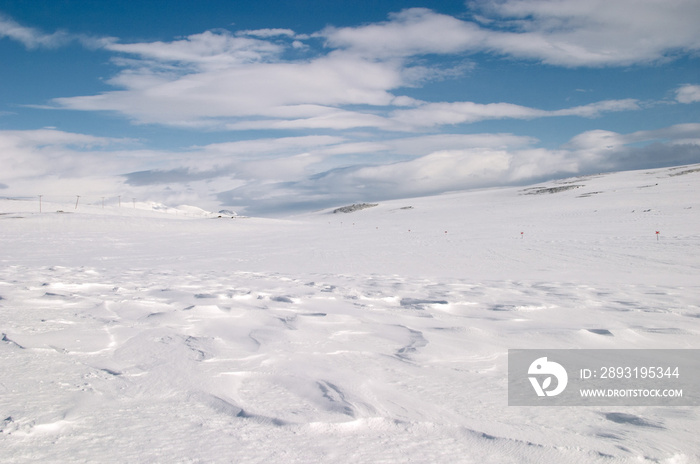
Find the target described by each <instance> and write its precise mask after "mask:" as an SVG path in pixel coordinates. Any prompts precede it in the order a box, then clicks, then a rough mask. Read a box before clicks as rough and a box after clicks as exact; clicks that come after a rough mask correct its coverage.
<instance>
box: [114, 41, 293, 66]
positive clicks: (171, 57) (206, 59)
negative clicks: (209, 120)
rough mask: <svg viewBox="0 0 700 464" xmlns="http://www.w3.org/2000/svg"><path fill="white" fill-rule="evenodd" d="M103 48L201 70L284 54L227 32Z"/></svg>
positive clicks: (279, 48)
mask: <svg viewBox="0 0 700 464" xmlns="http://www.w3.org/2000/svg"><path fill="white" fill-rule="evenodd" d="M104 48H106V49H107V50H110V51H113V52H118V53H124V54H129V55H136V56H139V57H141V58H143V59H145V60H153V61H155V62H165V63H167V62H177V63H181V64H185V65H195V66H196V67H197V68H200V69H203V70H217V69H224V68H229V67H232V66H240V65H243V64H248V63H258V62H261V61H265V60H267V59H269V58H276V57H277V56H279V54H280V53H282V51H283V50H284V47H282V46H280V45H277V44H274V43H272V42H269V41H266V40H258V39H253V38H248V37H234V36H233V35H231V34H230V33H229V32H228V31H217V32H212V31H206V32H203V33H201V34H194V35H190V36H188V37H187V38H185V39H182V40H176V41H173V42H148V43H131V44H122V43H110V44H107V45H106V46H105V47H104ZM132 63H134V62H132ZM149 65H153V63H149V61H146V62H144V63H141V66H146V67H147V66H149Z"/></svg>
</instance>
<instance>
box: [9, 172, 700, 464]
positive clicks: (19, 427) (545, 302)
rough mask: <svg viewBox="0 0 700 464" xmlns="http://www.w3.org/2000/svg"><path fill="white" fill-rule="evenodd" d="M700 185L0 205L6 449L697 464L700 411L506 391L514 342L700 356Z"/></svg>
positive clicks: (82, 455)
mask: <svg viewBox="0 0 700 464" xmlns="http://www.w3.org/2000/svg"><path fill="white" fill-rule="evenodd" d="M562 187H564V188H562ZM699 193H700V170H699V169H698V166H687V167H682V168H674V169H661V170H653V171H635V172H623V173H613V174H606V175H599V176H590V177H586V178H576V179H568V180H565V181H557V182H551V183H546V184H541V185H537V186H531V187H518V188H503V189H491V190H482V191H471V192H458V193H454V194H449V195H441V196H436V197H429V198H413V199H407V200H401V201H388V202H381V203H380V204H379V205H377V206H375V207H371V208H367V209H362V210H357V211H354V212H351V213H335V214H334V213H333V212H332V211H333V210H334V209H336V208H332V209H329V210H328V211H320V212H315V213H310V214H306V215H302V216H297V217H294V218H291V219H288V220H270V219H259V218H230V217H221V218H219V217H217V215H213V216H207V215H203V214H198V215H195V214H189V215H184V214H172V211H171V212H169V213H166V212H158V211H154V210H152V209H151V210H148V211H147V210H145V209H134V208H132V209H131V210H130V209H129V208H113V207H105V208H101V207H96V206H94V207H87V206H86V207H84V208H83V207H81V208H79V209H77V210H74V211H72V212H64V213H56V212H54V211H55V209H51V208H49V207H48V206H47V207H46V208H44V207H43V206H42V213H39V212H38V208H37V204H36V202H35V201H33V202H28V201H27V202H23V201H17V200H0V213H2V214H0V247H1V249H0V332H2V336H1V338H2V341H0V365H1V366H2V370H3V375H2V378H0V446H1V449H2V451H1V453H2V461H3V462H40V461H41V462H75V461H78V462H334V463H337V462H340V463H342V462H348V463H350V462H352V463H358V462H392V463H393V462H426V463H428V462H445V463H454V462H474V463H488V462H493V463H502V462H514V463H515V462H517V463H519V462H557V463H567V462H569V463H578V462H645V461H648V462H697V460H698V459H700V446H699V445H698V440H697V436H696V430H697V428H698V426H700V413H699V412H698V411H697V409H696V408H663V407H636V408H630V407H615V408H610V407H599V408H593V407H585V408H584V407H580V408H576V407H571V408H543V407H540V408H534V407H509V406H508V405H507V359H506V354H507V350H508V349H509V348H700V341H699V338H698V335H699V334H700V307H699V303H698V302H700V281H698V278H697V276H698V274H700V195H699ZM368 200H371V199H368ZM358 203H359V202H358ZM338 206H343V205H338ZM66 211H68V210H66ZM657 231H658V232H659V233H658V234H657ZM615 413H623V414H615ZM620 417H624V418H629V419H630V420H626V421H625V420H619V418H620ZM635 418H636V419H635Z"/></svg>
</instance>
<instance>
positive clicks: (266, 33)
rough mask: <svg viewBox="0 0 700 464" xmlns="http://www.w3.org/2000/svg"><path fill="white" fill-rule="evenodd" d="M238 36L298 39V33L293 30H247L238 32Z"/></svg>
mask: <svg viewBox="0 0 700 464" xmlns="http://www.w3.org/2000/svg"><path fill="white" fill-rule="evenodd" d="M238 35H249V36H253V37H262V38H269V37H280V36H283V37H296V36H297V35H296V33H295V32H294V31H293V30H291V29H274V28H272V29H254V30H245V31H240V32H238Z"/></svg>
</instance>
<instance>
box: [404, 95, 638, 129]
mask: <svg viewBox="0 0 700 464" xmlns="http://www.w3.org/2000/svg"><path fill="white" fill-rule="evenodd" d="M638 109H639V105H638V103H637V100H633V99H626V100H605V101H601V102H595V103H591V104H588V105H583V106H576V107H572V108H564V109H561V110H541V109H537V108H530V107H526V106H521V105H515V104H512V103H487V104H482V103H474V102H454V103H447V102H441V103H427V104H424V105H422V106H419V107H417V108H411V109H408V110H396V111H394V112H393V113H392V115H391V119H392V120H393V121H395V122H398V123H400V124H402V125H405V126H407V127H431V126H438V125H446V124H462V123H473V122H477V121H483V120H487V119H535V118H544V117H555V116H581V117H586V118H595V117H598V116H600V115H601V114H603V113H607V112H613V111H631V110H638Z"/></svg>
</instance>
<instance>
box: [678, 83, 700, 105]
mask: <svg viewBox="0 0 700 464" xmlns="http://www.w3.org/2000/svg"><path fill="white" fill-rule="evenodd" d="M676 101H678V102H679V103H696V102H700V85H692V84H685V85H682V86H680V87H679V88H678V89H677V90H676Z"/></svg>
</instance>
